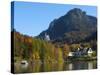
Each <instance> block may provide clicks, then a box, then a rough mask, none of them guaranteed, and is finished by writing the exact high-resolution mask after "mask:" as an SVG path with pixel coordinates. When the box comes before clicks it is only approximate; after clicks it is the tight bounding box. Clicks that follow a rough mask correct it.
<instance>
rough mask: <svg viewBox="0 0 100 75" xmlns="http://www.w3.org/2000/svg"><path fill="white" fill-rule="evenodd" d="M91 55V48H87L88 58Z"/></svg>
mask: <svg viewBox="0 0 100 75" xmlns="http://www.w3.org/2000/svg"><path fill="white" fill-rule="evenodd" d="M92 54H93V50H92V49H91V48H89V50H88V56H92Z"/></svg>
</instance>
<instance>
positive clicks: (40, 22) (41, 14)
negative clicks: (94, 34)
mask: <svg viewBox="0 0 100 75" xmlns="http://www.w3.org/2000/svg"><path fill="white" fill-rule="evenodd" d="M73 8H80V9H82V10H83V11H86V12H87V14H89V15H92V16H97V12H96V11H97V8H96V7H95V6H78V5H67V4H48V3H33V2H15V3H14V28H15V29H16V30H17V31H18V32H20V33H23V34H27V35H30V36H36V35H39V33H40V32H42V31H43V30H46V29H47V28H48V27H49V24H50V22H51V21H53V20H54V19H56V18H59V17H60V16H63V15H64V14H66V13H67V12H68V11H69V10H71V9H73Z"/></svg>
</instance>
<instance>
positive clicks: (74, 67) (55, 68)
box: [14, 60, 97, 73]
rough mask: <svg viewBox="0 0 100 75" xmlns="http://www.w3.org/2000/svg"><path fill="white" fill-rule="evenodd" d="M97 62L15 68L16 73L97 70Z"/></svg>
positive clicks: (46, 64)
mask: <svg viewBox="0 0 100 75" xmlns="http://www.w3.org/2000/svg"><path fill="white" fill-rule="evenodd" d="M96 68H97V61H96V60H94V61H74V62H69V63H66V62H64V63H61V62H60V63H44V64H40V63H35V64H28V65H23V64H19V63H16V64H15V66H14V72H15V73H35V72H50V71H68V70H85V69H96Z"/></svg>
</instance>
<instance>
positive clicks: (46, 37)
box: [45, 33, 50, 41]
mask: <svg viewBox="0 0 100 75" xmlns="http://www.w3.org/2000/svg"><path fill="white" fill-rule="evenodd" d="M45 40H46V41H50V37H49V35H47V34H46V33H45Z"/></svg>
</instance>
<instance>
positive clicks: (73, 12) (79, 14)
mask: <svg viewBox="0 0 100 75" xmlns="http://www.w3.org/2000/svg"><path fill="white" fill-rule="evenodd" d="M67 15H68V16H71V17H72V16H76V17H82V16H86V12H85V11H82V10H81V9H79V8H74V9H71V10H70V11H69V12H68V13H67Z"/></svg>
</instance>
